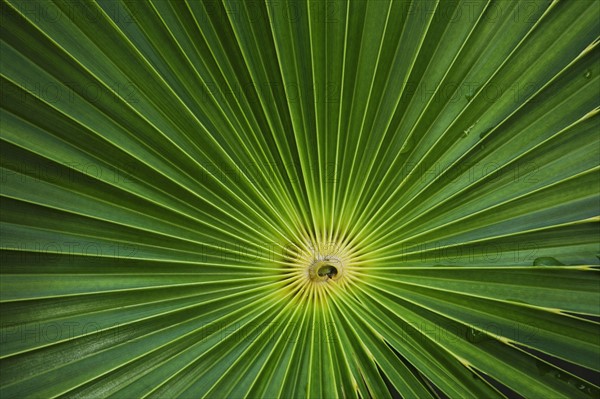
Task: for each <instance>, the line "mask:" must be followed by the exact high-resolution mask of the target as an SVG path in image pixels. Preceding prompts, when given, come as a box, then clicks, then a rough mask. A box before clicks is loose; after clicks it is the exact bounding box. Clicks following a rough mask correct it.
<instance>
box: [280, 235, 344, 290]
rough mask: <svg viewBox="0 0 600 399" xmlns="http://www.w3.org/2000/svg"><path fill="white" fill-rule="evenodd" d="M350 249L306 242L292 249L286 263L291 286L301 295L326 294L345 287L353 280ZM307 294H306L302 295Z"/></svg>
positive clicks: (331, 244) (326, 243)
mask: <svg viewBox="0 0 600 399" xmlns="http://www.w3.org/2000/svg"><path fill="white" fill-rule="evenodd" d="M351 252H352V251H351V250H350V246H349V244H347V243H341V244H340V243H336V242H331V240H322V241H321V242H314V241H312V240H306V241H305V242H303V243H302V244H298V245H293V250H292V249H291V248H290V250H289V251H288V257H287V261H288V262H289V263H288V265H289V266H290V267H291V269H292V271H293V274H295V275H296V276H297V277H296V278H294V279H293V283H292V284H293V285H294V286H296V288H297V289H299V290H301V291H304V292H313V293H318V292H321V293H323V292H328V291H331V290H339V289H342V288H344V287H346V286H347V285H348V284H350V283H351V282H352V280H353V270H354V267H353V265H352V259H351ZM306 290H307V291H306Z"/></svg>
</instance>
